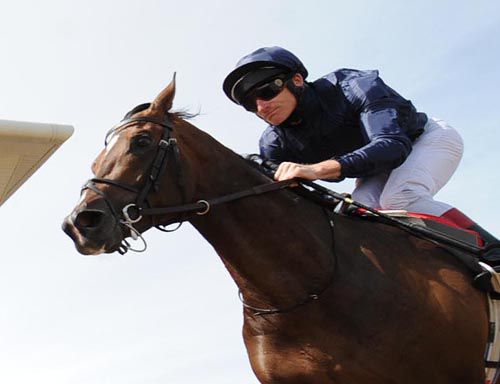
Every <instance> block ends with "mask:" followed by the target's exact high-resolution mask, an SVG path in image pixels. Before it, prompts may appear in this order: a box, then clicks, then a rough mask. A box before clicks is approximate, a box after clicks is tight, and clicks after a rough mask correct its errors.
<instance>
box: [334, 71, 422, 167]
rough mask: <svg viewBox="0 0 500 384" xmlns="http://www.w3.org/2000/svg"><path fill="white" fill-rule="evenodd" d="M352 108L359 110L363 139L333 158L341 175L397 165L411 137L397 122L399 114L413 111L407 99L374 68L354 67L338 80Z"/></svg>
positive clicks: (407, 150) (410, 144)
mask: <svg viewBox="0 0 500 384" xmlns="http://www.w3.org/2000/svg"><path fill="white" fill-rule="evenodd" d="M339 85H340V86H341V87H342V91H343V93H344V95H345V96H346V98H347V100H348V101H349V102H350V104H351V106H352V108H353V109H354V110H355V111H356V112H357V113H358V114H359V123H360V127H361V129H362V131H363V134H364V135H365V140H366V142H367V144H366V145H364V146H363V147H361V148H359V149H357V150H355V151H353V152H350V153H347V154H345V155H342V156H339V157H337V158H336V160H338V161H339V162H340V164H341V166H342V176H343V177H365V176H370V175H374V174H377V173H380V172H383V171H386V170H392V169H394V168H396V167H398V166H399V165H401V164H402V163H403V162H404V161H405V159H406V158H407V156H408V155H409V154H410V152H411V149H412V141H411V139H410V137H409V136H408V135H407V134H406V132H405V131H404V129H403V128H402V127H401V125H400V120H401V115H402V114H404V113H408V112H410V113H416V111H415V110H414V108H413V106H412V105H411V103H410V102H409V101H407V100H404V99H403V98H402V97H401V96H400V95H398V94H397V93H396V92H395V91H393V90H392V89H391V88H390V87H388V86H387V85H386V84H385V83H384V82H383V81H382V79H380V77H379V76H378V71H355V72H353V73H351V74H350V75H349V76H347V77H346V78H345V79H343V80H342V81H340V82H339Z"/></svg>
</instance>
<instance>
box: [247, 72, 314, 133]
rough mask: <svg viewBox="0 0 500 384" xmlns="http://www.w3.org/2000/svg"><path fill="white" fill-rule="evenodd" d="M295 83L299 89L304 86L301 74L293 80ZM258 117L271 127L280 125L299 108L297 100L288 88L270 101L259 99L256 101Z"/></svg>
mask: <svg viewBox="0 0 500 384" xmlns="http://www.w3.org/2000/svg"><path fill="white" fill-rule="evenodd" d="M292 81H293V83H294V84H295V86H297V87H301V86H303V85H304V80H303V78H302V76H301V75H300V74H296V75H294V76H293V78H292ZM255 104H256V106H257V111H256V112H255V113H256V114H257V116H259V117H260V118H261V119H263V120H264V121H266V122H267V123H269V124H271V125H280V124H281V123H283V122H284V121H285V120H286V119H288V117H289V116H290V115H291V114H292V112H293V111H294V110H295V108H296V107H297V99H296V98H295V95H294V94H293V93H292V92H290V90H289V89H288V88H287V87H284V88H283V90H282V91H281V92H280V93H279V94H278V95H277V96H275V97H273V98H272V99H270V100H263V99H259V98H257V99H256V100H255Z"/></svg>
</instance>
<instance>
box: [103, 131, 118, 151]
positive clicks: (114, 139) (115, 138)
mask: <svg viewBox="0 0 500 384" xmlns="http://www.w3.org/2000/svg"><path fill="white" fill-rule="evenodd" d="M119 136H120V132H115V133H113V134H112V136H111V140H110V141H109V142H108V144H107V145H106V150H105V153H108V152H109V151H110V150H111V148H113V146H114V145H115V144H116V142H117V141H118V138H119Z"/></svg>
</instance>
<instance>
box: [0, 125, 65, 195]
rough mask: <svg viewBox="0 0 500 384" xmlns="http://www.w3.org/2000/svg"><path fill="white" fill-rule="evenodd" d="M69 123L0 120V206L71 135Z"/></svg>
mask: <svg viewBox="0 0 500 384" xmlns="http://www.w3.org/2000/svg"><path fill="white" fill-rule="evenodd" d="M73 131H74V129H73V127H72V126H70V125H58V124H40V123H27V122H22V121H9V120H0V205H2V204H3V203H4V202H5V201H6V200H7V199H8V198H9V197H10V196H11V195H12V194H13V193H14V192H15V191H16V190H17V189H18V188H19V187H20V186H21V185H22V184H23V183H24V182H25V181H26V180H27V179H28V178H29V177H30V176H31V175H32V174H33V173H34V172H35V171H36V170H37V169H38V168H40V166H41V165H42V164H43V163H44V162H45V161H46V160H47V159H48V158H49V157H50V156H51V155H52V154H53V153H54V152H55V151H56V150H57V148H59V147H60V146H61V144H62V143H64V142H65V141H66V140H67V139H68V138H69V137H70V136H71V135H72V134H73Z"/></svg>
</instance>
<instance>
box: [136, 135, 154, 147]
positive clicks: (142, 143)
mask: <svg viewBox="0 0 500 384" xmlns="http://www.w3.org/2000/svg"><path fill="white" fill-rule="evenodd" d="M151 143H152V140H151V138H150V137H149V136H147V135H141V136H138V137H137V138H135V139H134V145H135V146H137V147H139V148H145V147H149V146H150V145H151Z"/></svg>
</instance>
